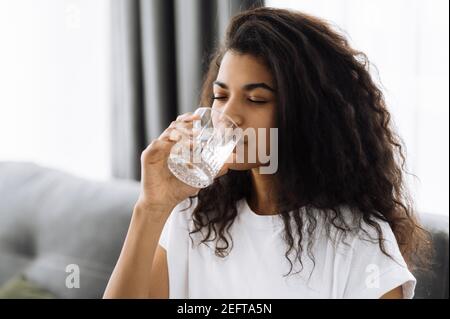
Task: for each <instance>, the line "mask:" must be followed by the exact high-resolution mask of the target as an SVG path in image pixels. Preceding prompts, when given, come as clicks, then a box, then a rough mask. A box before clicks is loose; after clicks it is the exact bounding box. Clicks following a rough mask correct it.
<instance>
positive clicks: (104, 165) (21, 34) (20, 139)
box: [0, 0, 111, 179]
mask: <svg viewBox="0 0 450 319" xmlns="http://www.w3.org/2000/svg"><path fill="white" fill-rule="evenodd" d="M109 16H110V15H109V0H0V41H1V42H0V161H3V160H21V161H33V162H36V163H39V164H42V165H46V166H51V167H55V168H60V169H63V170H65V171H68V172H71V173H74V174H77V175H81V176H84V177H89V178H95V179H107V178H109V177H110V165H111V163H110V114H109V109H110V108H109V106H110V97H109V96H110V94H109V90H110V88H109V55H110V50H109V36H110V34H109V23H110V21H109Z"/></svg>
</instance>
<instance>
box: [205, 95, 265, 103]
mask: <svg viewBox="0 0 450 319" xmlns="http://www.w3.org/2000/svg"><path fill="white" fill-rule="evenodd" d="M225 99H226V97H225V96H211V101H213V102H214V100H225ZM247 100H248V101H249V102H251V103H255V104H265V103H267V101H255V100H252V99H247Z"/></svg>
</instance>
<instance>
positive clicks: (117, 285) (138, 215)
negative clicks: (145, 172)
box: [103, 204, 171, 298]
mask: <svg viewBox="0 0 450 319" xmlns="http://www.w3.org/2000/svg"><path fill="white" fill-rule="evenodd" d="M170 211H171V208H163V207H158V208H153V207H149V206H143V205H139V204H136V206H135V208H134V211H133V215H132V218H131V222H130V226H129V229H128V233H127V236H126V239H125V242H124V244H123V247H122V251H121V253H120V257H119V259H118V261H117V264H116V266H115V268H114V271H113V273H112V275H111V278H110V279H109V282H108V286H107V287H106V290H105V293H104V295H103V298H147V297H148V295H149V291H150V287H151V282H150V274H151V267H152V264H153V259H154V255H155V251H156V248H157V245H158V240H159V237H160V235H161V231H162V229H163V227H164V223H165V221H166V219H167V217H168V216H169V214H170Z"/></svg>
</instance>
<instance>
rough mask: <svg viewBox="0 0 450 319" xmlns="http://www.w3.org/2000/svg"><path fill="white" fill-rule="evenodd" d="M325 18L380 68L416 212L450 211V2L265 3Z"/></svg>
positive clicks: (349, 0) (344, 0) (282, 0)
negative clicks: (411, 175) (405, 159)
mask: <svg viewBox="0 0 450 319" xmlns="http://www.w3.org/2000/svg"><path fill="white" fill-rule="evenodd" d="M266 5H267V6H273V7H285V8H293V9H298V10H301V11H304V12H307V13H311V14H314V15H317V16H319V17H322V18H325V19H327V20H329V21H331V22H333V23H334V24H335V25H337V26H338V27H339V28H340V29H342V30H343V31H344V32H345V33H346V34H347V35H348V36H349V38H350V40H351V43H352V45H353V46H354V47H355V48H357V49H359V50H361V51H363V52H365V53H366V54H367V55H368V56H369V59H370V60H371V61H372V62H373V63H374V65H375V66H376V67H377V68H378V71H379V78H380V80H381V83H382V84H383V86H384V88H385V90H384V92H385V94H386V100H387V102H388V106H389V109H390V110H391V113H392V115H393V117H394V121H395V123H396V124H397V128H398V131H399V133H400V135H401V136H402V137H403V139H404V141H405V143H406V146H407V156H408V166H409V171H410V172H412V173H414V174H415V175H417V177H418V179H415V178H410V181H409V183H410V188H411V190H412V193H413V195H414V199H415V202H416V205H417V207H418V209H419V210H420V211H426V212H430V213H436V214H448V212H449V148H448V147H449V123H448V119H449V1H448V0H376V1H374V0H338V1H337V0H266Z"/></svg>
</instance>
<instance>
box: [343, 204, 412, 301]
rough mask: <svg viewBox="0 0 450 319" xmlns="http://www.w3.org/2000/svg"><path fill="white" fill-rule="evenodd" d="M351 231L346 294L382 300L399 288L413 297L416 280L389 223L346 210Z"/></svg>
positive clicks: (348, 239)
mask: <svg viewBox="0 0 450 319" xmlns="http://www.w3.org/2000/svg"><path fill="white" fill-rule="evenodd" d="M346 214H347V215H348V216H347V217H348V218H349V220H351V223H350V224H351V227H352V228H353V229H352V232H350V233H349V234H348V236H347V238H346V239H345V241H346V242H347V243H348V247H349V248H350V254H349V259H348V262H347V266H348V267H349V269H348V270H349V272H348V273H349V276H348V279H347V280H348V281H347V289H346V294H347V296H348V297H351V298H379V297H381V296H382V295H383V294H384V293H387V292H388V291H391V290H392V289H395V288H397V287H399V286H402V287H403V295H404V298H412V297H413V295H414V288H415V284H416V279H415V278H414V276H413V275H412V273H411V272H410V271H409V269H408V265H407V264H406V261H405V259H404V257H403V255H402V253H401V249H400V247H399V245H398V243H397V240H396V237H395V234H394V232H393V230H392V228H391V226H390V225H389V223H388V222H387V221H385V220H383V219H381V218H377V217H374V216H372V217H371V218H369V219H363V218H359V217H357V216H358V215H357V213H353V212H351V211H349V210H348V211H347V212H346Z"/></svg>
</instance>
